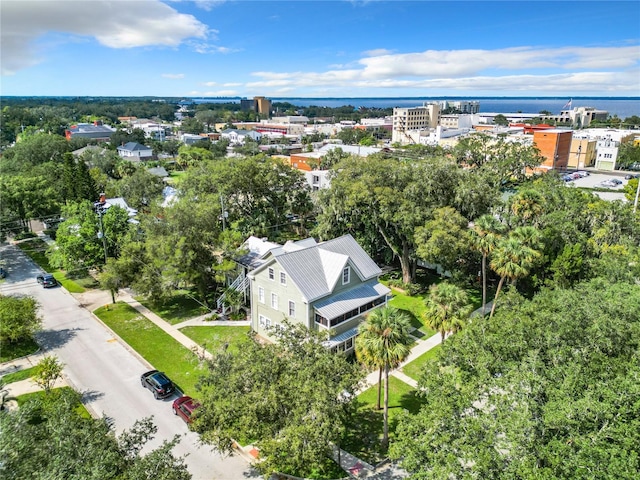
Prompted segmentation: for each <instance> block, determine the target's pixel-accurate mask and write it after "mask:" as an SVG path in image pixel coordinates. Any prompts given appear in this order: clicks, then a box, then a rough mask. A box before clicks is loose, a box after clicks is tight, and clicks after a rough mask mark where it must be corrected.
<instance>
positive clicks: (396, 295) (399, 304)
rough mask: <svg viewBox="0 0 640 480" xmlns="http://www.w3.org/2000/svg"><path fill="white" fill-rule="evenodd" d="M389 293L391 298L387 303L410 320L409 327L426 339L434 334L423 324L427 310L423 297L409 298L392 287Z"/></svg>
mask: <svg viewBox="0 0 640 480" xmlns="http://www.w3.org/2000/svg"><path fill="white" fill-rule="evenodd" d="M391 293H392V295H393V298H392V299H391V300H390V301H389V305H390V306H392V307H395V308H397V309H399V310H403V311H404V312H406V313H407V314H408V315H409V318H411V325H413V326H414V327H415V328H417V329H418V330H420V332H422V333H423V335H424V336H426V337H430V336H431V335H433V334H434V333H436V332H434V331H433V330H431V329H430V328H428V327H427V326H426V325H425V324H424V323H423V322H424V316H425V312H426V310H427V308H426V307H425V306H424V295H422V294H421V295H414V296H410V295H407V294H406V293H402V292H401V291H399V290H398V289H396V288H393V287H391Z"/></svg>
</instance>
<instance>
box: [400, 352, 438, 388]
mask: <svg viewBox="0 0 640 480" xmlns="http://www.w3.org/2000/svg"><path fill="white" fill-rule="evenodd" d="M439 351H440V345H436V346H435V347H433V348H432V349H431V350H429V351H428V352H425V353H423V354H422V355H420V356H419V357H418V358H416V359H415V360H414V361H413V362H411V363H408V364H407V365H405V366H404V367H402V373H404V374H405V375H407V376H409V377H411V378H413V379H414V380H415V381H416V382H417V381H418V380H420V376H421V375H422V372H423V371H424V367H425V364H426V363H427V362H428V361H429V360H431V359H432V358H435V357H436V356H437V355H438V352H439Z"/></svg>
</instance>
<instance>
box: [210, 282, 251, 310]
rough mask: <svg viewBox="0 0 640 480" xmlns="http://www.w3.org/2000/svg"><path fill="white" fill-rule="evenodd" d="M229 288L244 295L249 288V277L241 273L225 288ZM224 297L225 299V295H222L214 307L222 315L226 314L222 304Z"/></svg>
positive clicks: (225, 308)
mask: <svg viewBox="0 0 640 480" xmlns="http://www.w3.org/2000/svg"><path fill="white" fill-rule="evenodd" d="M229 288H231V289H233V290H236V291H238V292H243V293H246V291H247V290H248V288H249V277H247V276H246V275H245V273H244V272H242V273H241V274H240V275H238V276H237V277H236V279H235V280H234V281H233V282H232V283H231V285H229V286H228V287H227V289H229ZM225 297H226V293H223V294H222V295H221V296H220V297H219V298H218V300H217V301H216V307H217V309H218V311H219V312H220V313H221V314H222V315H224V314H226V313H227V310H228V309H227V307H226V306H225V304H224V299H225Z"/></svg>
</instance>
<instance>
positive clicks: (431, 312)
mask: <svg viewBox="0 0 640 480" xmlns="http://www.w3.org/2000/svg"><path fill="white" fill-rule="evenodd" d="M424 303H425V306H426V307H427V310H426V313H425V321H426V324H427V326H429V327H430V328H433V329H434V330H437V331H438V332H439V333H440V336H441V337H442V341H443V342H444V339H445V337H446V335H447V333H451V332H452V333H455V332H458V331H460V330H461V329H462V327H463V325H464V324H465V322H466V321H467V319H468V318H469V314H470V313H471V304H470V303H469V299H468V296H467V292H465V291H464V290H463V289H462V288H460V287H458V286H457V285H454V284H453V283H449V282H442V283H439V284H436V285H431V287H430V288H429V295H428V296H427V298H425V301H424Z"/></svg>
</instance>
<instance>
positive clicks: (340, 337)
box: [322, 327, 358, 348]
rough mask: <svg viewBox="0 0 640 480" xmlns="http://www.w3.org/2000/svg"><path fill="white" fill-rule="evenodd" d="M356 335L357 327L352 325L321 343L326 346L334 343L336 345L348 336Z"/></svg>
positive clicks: (328, 346)
mask: <svg viewBox="0 0 640 480" xmlns="http://www.w3.org/2000/svg"><path fill="white" fill-rule="evenodd" d="M357 336H358V327H354V328H351V329H349V330H347V331H346V332H342V333H341V334H339V335H336V336H335V337H332V338H330V339H329V340H327V341H325V342H322V344H323V345H324V346H325V347H327V348H331V347H333V346H335V345H338V344H340V343H342V342H345V341H347V340H349V339H350V338H354V337H357Z"/></svg>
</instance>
